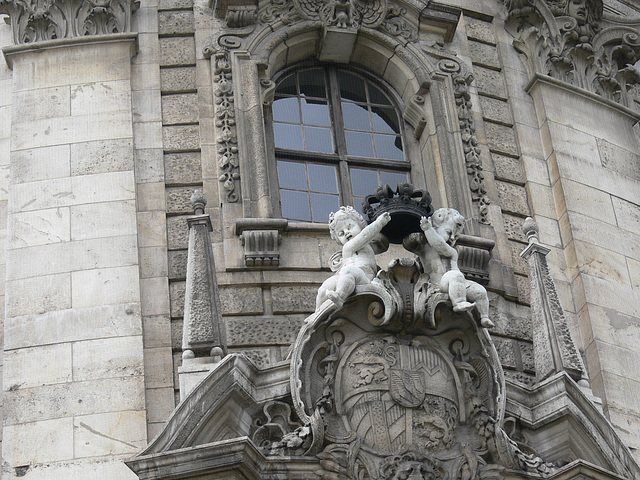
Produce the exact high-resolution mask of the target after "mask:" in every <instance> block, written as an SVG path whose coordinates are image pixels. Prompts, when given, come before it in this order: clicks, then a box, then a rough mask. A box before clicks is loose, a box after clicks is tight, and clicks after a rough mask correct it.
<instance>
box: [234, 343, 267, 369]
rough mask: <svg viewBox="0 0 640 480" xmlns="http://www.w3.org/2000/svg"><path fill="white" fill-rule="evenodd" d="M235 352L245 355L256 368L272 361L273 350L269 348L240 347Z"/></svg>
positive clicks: (263, 366)
mask: <svg viewBox="0 0 640 480" xmlns="http://www.w3.org/2000/svg"><path fill="white" fill-rule="evenodd" d="M236 352H237V353H242V354H244V355H246V356H247V357H248V358H249V359H250V360H251V361H252V362H253V364H254V365H255V366H256V367H258V368H265V367H268V366H269V365H271V364H272V363H274V359H273V356H274V352H271V351H270V349H269V348H262V349H258V348H251V349H248V348H242V349H239V350H236Z"/></svg>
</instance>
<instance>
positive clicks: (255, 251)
mask: <svg viewBox="0 0 640 480" xmlns="http://www.w3.org/2000/svg"><path fill="white" fill-rule="evenodd" d="M240 240H241V241H242V245H244V262H245V265H247V266H248V267H276V266H278V265H279V264H280V248H279V245H280V242H281V241H282V237H281V236H280V233H279V232H278V230H245V231H244V232H242V235H241V236H240Z"/></svg>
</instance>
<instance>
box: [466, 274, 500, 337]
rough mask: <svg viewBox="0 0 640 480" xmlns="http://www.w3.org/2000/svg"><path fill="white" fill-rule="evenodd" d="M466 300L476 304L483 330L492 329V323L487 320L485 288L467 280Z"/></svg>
mask: <svg viewBox="0 0 640 480" xmlns="http://www.w3.org/2000/svg"><path fill="white" fill-rule="evenodd" d="M467 298H468V299H469V300H473V301H474V302H475V304H476V308H477V309H478V313H479V314H480V325H482V326H483V327H484V328H491V327H493V326H494V325H493V322H492V321H491V319H490V318H489V297H488V296H487V291H486V290H485V288H484V287H483V286H482V285H480V284H479V283H476V282H472V281H471V280H467Z"/></svg>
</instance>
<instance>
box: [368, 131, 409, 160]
mask: <svg viewBox="0 0 640 480" xmlns="http://www.w3.org/2000/svg"><path fill="white" fill-rule="evenodd" d="M375 137H376V150H377V153H378V158H389V159H392V160H404V154H403V153H402V140H400V137H396V136H395V135H375Z"/></svg>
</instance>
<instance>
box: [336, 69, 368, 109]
mask: <svg viewBox="0 0 640 480" xmlns="http://www.w3.org/2000/svg"><path fill="white" fill-rule="evenodd" d="M338 84H339V85H340V96H341V97H342V98H346V99H349V100H353V101H354V102H366V101H367V95H366V93H365V89H364V79H362V78H360V77H358V76H356V75H352V74H350V73H347V72H342V71H339V72H338Z"/></svg>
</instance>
